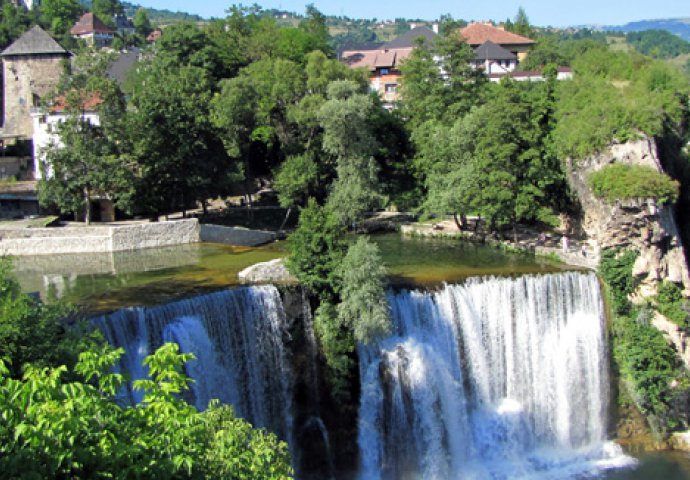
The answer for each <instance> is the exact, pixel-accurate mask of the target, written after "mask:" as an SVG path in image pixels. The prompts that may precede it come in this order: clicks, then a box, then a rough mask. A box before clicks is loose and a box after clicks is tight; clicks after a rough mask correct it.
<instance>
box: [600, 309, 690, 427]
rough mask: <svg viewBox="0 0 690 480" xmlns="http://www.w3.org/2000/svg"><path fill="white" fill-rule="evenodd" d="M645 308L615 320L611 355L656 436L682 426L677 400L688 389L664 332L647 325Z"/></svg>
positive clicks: (647, 319) (686, 381) (684, 376)
mask: <svg viewBox="0 0 690 480" xmlns="http://www.w3.org/2000/svg"><path fill="white" fill-rule="evenodd" d="M650 315H651V313H650V312H649V311H648V310H641V311H638V312H635V314H634V315H633V316H632V317H627V316H619V317H616V318H615V320H614V326H613V328H614V347H613V355H614V359H615V360H616V363H617V364H618V366H619V368H620V373H621V375H622V377H623V379H624V381H625V382H627V384H628V388H629V389H630V390H631V393H632V395H631V396H632V398H633V399H634V401H635V404H636V405H637V406H638V408H639V409H640V411H641V412H642V413H643V414H645V415H647V416H650V423H651V425H652V427H653V429H654V430H655V433H656V434H657V435H660V436H663V435H664V434H665V433H666V432H667V431H668V430H673V429H676V428H678V427H682V422H683V418H685V416H686V414H685V412H683V411H682V407H681V409H680V410H679V408H678V406H677V400H678V399H680V398H682V396H683V395H684V392H685V390H687V388H688V377H687V373H686V372H685V371H684V369H683V366H682V365H681V362H680V360H679V358H678V356H677V354H676V351H675V350H674V349H673V348H672V347H670V346H669V345H668V343H667V342H666V339H665V338H664V336H663V334H662V333H661V332H660V331H659V330H657V329H656V328H655V327H653V326H652V325H649V324H648V322H649V316H650Z"/></svg>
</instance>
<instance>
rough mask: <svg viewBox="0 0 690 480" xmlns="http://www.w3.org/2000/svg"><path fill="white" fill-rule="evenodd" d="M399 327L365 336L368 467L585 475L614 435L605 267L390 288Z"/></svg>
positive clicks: (608, 452) (418, 473)
mask: <svg viewBox="0 0 690 480" xmlns="http://www.w3.org/2000/svg"><path fill="white" fill-rule="evenodd" d="M389 303H390V307H391V316H392V320H393V334H392V335H391V336H390V337H389V338H387V339H385V340H383V341H381V342H380V343H378V344H376V345H372V346H369V347H360V348H359V356H360V376H361V382H362V393H361V398H360V413H359V438H358V442H359V448H360V457H361V478H362V479H365V480H371V479H412V478H415V479H416V478H420V479H421V478H423V479H439V480H445V479H496V480H498V479H515V478H530V479H531V478H540V479H541V478H543V479H562V478H581V477H582V476H587V475H595V474H596V473H597V472H599V471H601V469H603V468H607V467H610V466H614V465H620V464H622V463H625V462H626V461H627V460H626V459H627V457H624V456H623V455H622V453H621V452H620V449H618V448H616V447H615V446H612V444H610V443H607V442H606V419H607V408H608V405H607V399H608V396H609V392H608V384H609V379H608V357H607V346H606V338H605V333H604V332H605V317H604V311H603V305H602V301H601V297H600V291H599V285H598V281H597V278H596V276H595V275H594V274H591V273H588V274H585V273H576V272H571V273H562V274H554V275H543V276H531V275H528V276H522V277H519V278H475V279H470V280H468V281H467V282H466V283H464V284H462V285H446V286H445V287H444V288H443V289H441V290H440V291H438V292H435V293H425V292H419V291H402V292H400V293H389Z"/></svg>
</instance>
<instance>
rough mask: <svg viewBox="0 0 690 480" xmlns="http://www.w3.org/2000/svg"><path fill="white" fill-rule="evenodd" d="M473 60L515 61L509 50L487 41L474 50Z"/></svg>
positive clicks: (515, 56) (514, 56)
mask: <svg viewBox="0 0 690 480" xmlns="http://www.w3.org/2000/svg"><path fill="white" fill-rule="evenodd" d="M474 53H475V58H476V59H477V60H517V55H515V54H514V53H513V52H511V51H510V50H506V49H505V48H503V47H501V46H500V45H496V44H495V43H494V42H492V41H490V40H487V41H486V42H484V43H482V44H481V45H480V46H479V47H477V48H476V49H475V50H474Z"/></svg>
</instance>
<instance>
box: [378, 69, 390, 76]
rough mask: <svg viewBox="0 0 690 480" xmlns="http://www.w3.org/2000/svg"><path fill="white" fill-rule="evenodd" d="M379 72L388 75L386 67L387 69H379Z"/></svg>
mask: <svg viewBox="0 0 690 480" xmlns="http://www.w3.org/2000/svg"><path fill="white" fill-rule="evenodd" d="M379 73H380V74H381V75H388V69H387V68H382V69H381V70H379Z"/></svg>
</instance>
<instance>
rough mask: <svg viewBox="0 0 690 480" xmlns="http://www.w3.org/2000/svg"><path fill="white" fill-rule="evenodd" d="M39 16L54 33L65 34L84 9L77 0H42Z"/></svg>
mask: <svg viewBox="0 0 690 480" xmlns="http://www.w3.org/2000/svg"><path fill="white" fill-rule="evenodd" d="M40 8H41V16H42V19H43V20H44V23H46V24H47V25H49V26H50V29H51V30H52V31H53V33H55V34H56V35H65V34H67V33H68V32H69V29H70V28H72V25H74V22H76V21H77V19H78V18H79V16H80V15H81V14H82V12H83V11H84V9H83V8H82V6H81V5H80V4H79V2H78V1H77V0H43V1H42V2H41V6H40Z"/></svg>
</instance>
